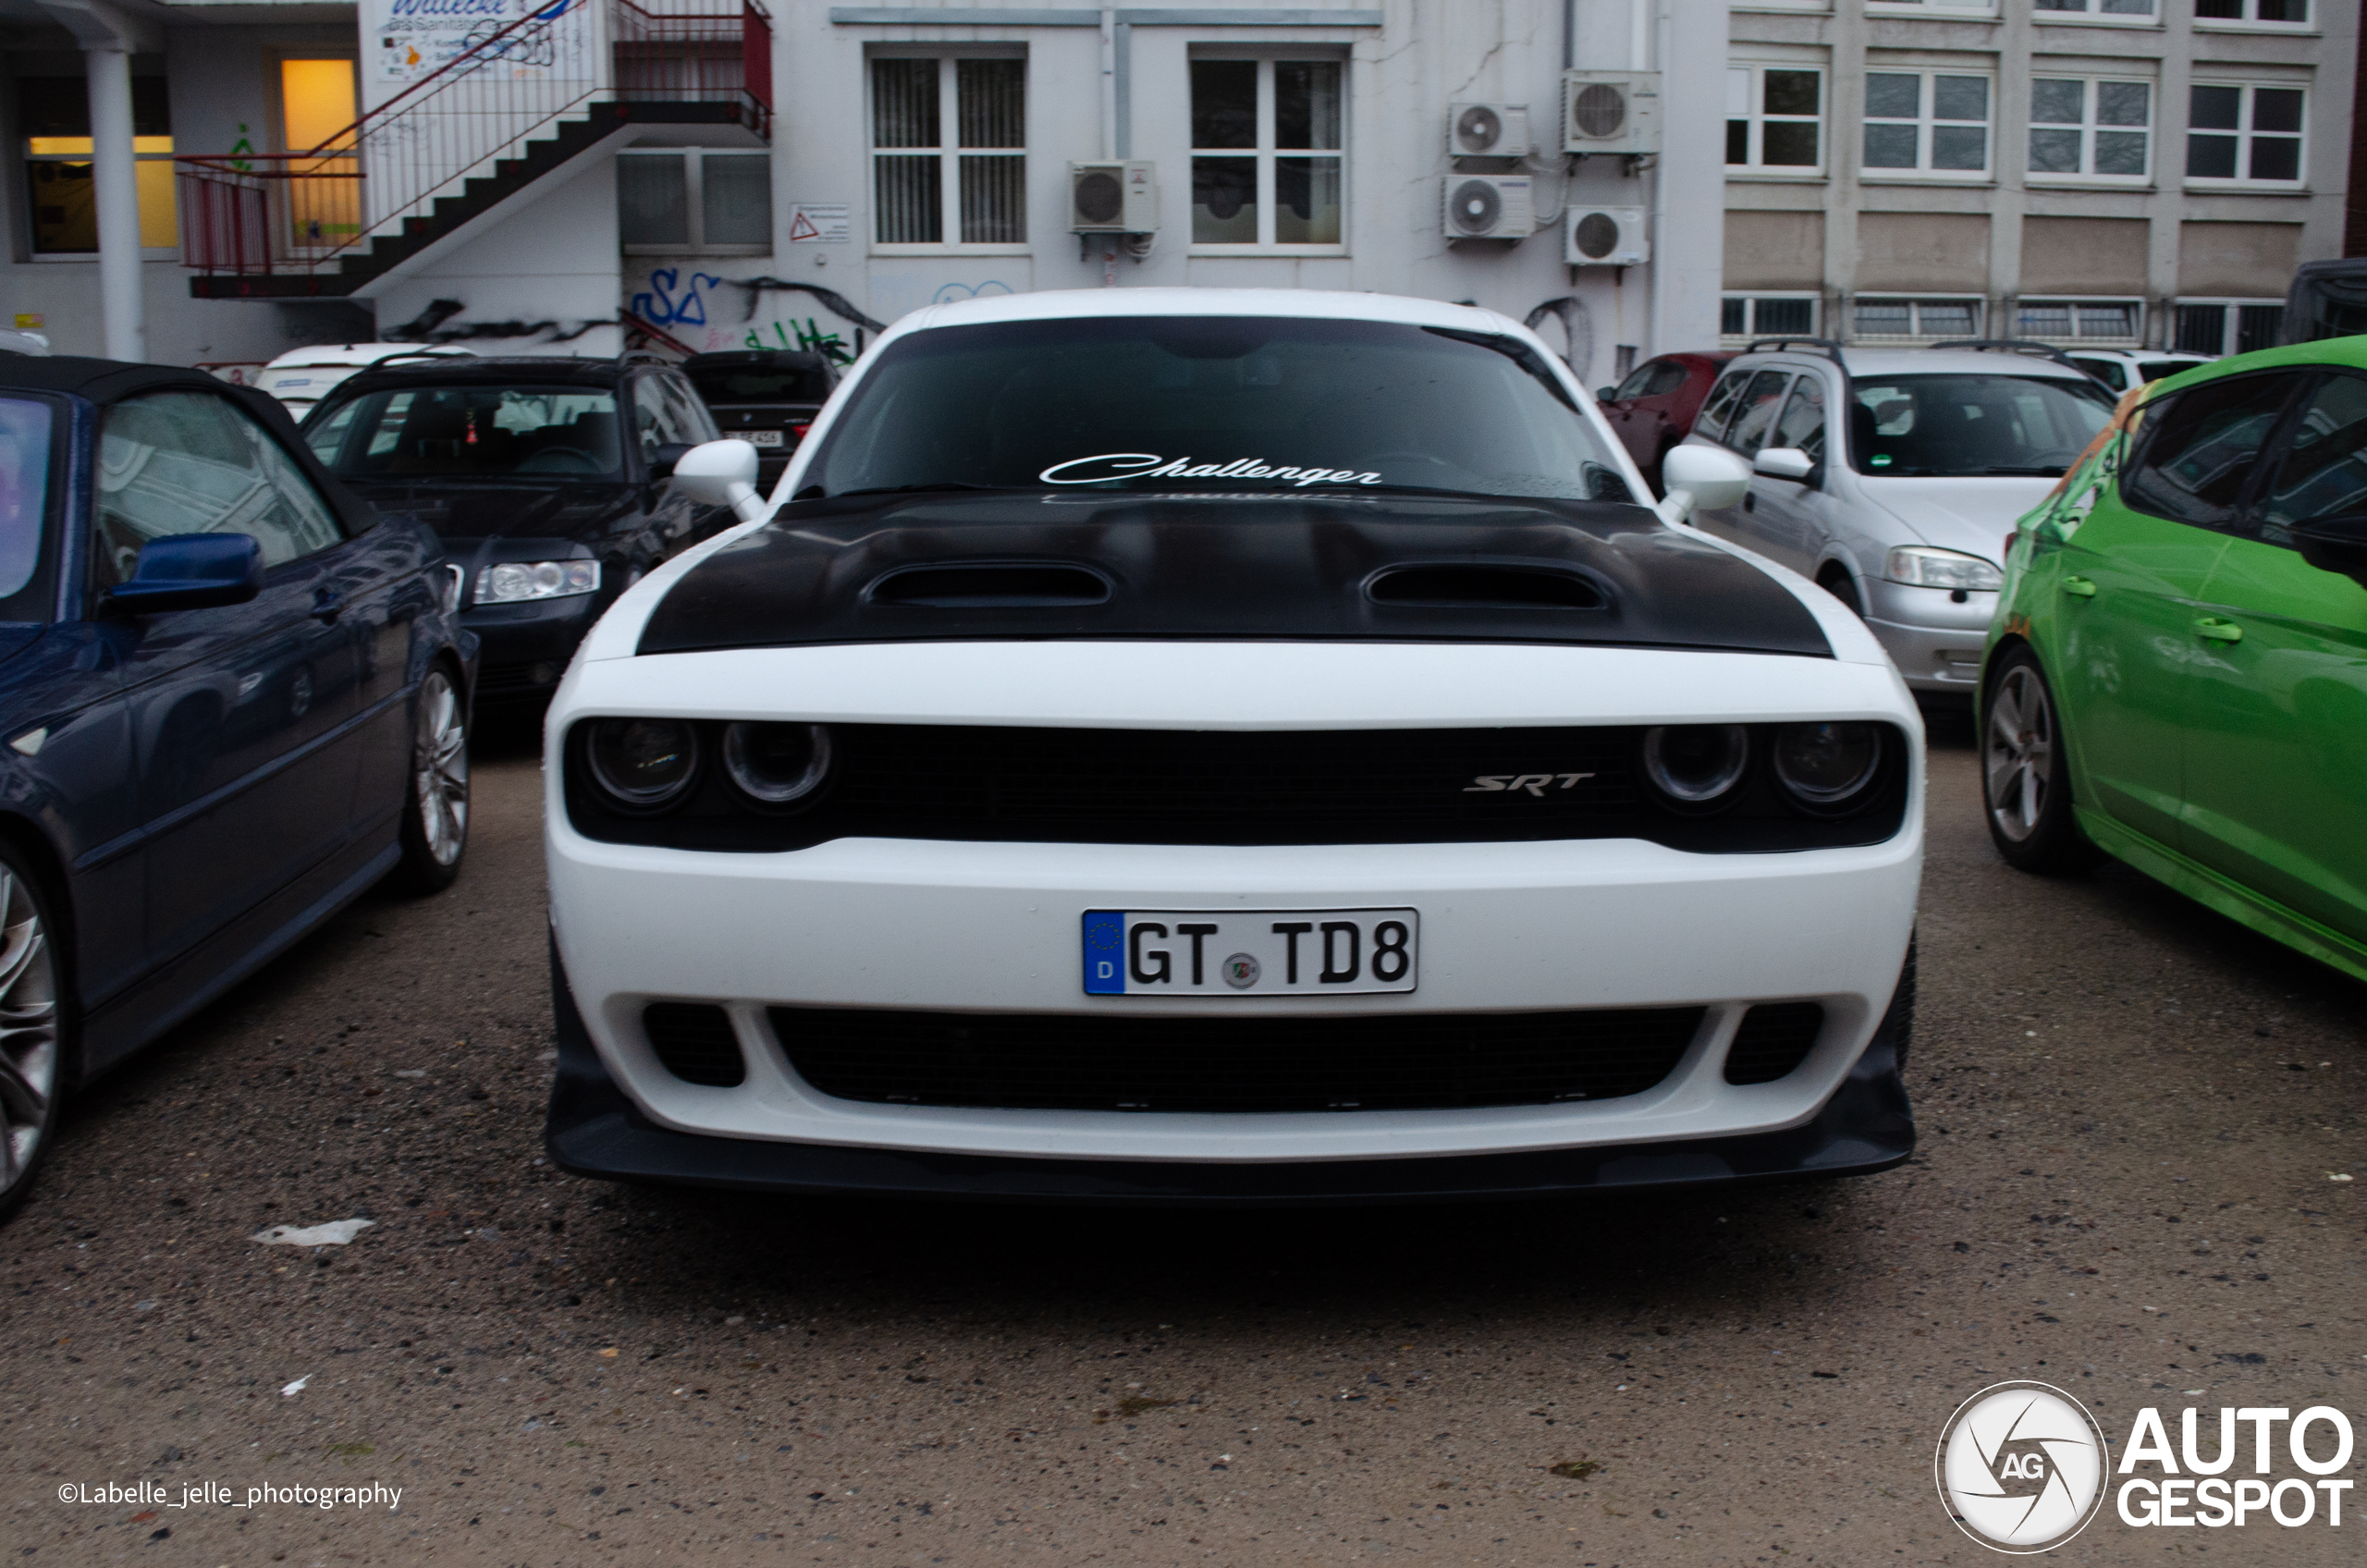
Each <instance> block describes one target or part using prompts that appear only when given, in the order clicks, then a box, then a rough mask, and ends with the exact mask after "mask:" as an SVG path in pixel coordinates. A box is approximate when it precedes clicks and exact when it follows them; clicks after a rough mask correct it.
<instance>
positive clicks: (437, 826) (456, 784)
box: [411, 669, 469, 866]
mask: <svg viewBox="0 0 2367 1568" xmlns="http://www.w3.org/2000/svg"><path fill="white" fill-rule="evenodd" d="M411 778H412V788H413V790H415V791H416V793H417V796H418V803H419V827H420V834H421V837H422V839H423V840H424V842H425V844H426V847H427V852H428V853H429V854H430V855H431V856H433V857H434V859H435V864H437V865H442V866H448V865H451V864H454V863H455V862H457V861H458V860H459V859H460V851H461V850H462V849H463V848H464V847H465V846H466V845H467V843H468V839H469V729H468V720H467V719H466V718H464V717H462V716H461V713H460V692H457V691H455V690H454V689H453V687H452V678H451V677H450V676H448V675H447V674H446V673H445V672H444V671H442V670H440V669H438V670H435V671H432V672H430V673H429V675H428V677H427V679H426V680H425V681H423V683H422V684H421V687H420V692H419V728H418V734H417V735H416V737H415V738H414V740H413V743H412V747H411Z"/></svg>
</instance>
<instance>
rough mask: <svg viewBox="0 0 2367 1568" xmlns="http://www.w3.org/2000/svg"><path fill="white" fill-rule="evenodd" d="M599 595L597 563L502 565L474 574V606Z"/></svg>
mask: <svg viewBox="0 0 2367 1568" xmlns="http://www.w3.org/2000/svg"><path fill="white" fill-rule="evenodd" d="M599 591H600V563H599V562H598V561H503V562H502V563H501V564H500V565H498V566H489V567H486V568H484V570H481V571H479V572H478V573H477V603H478V604H481V605H514V604H520V603H522V602H524V601H526V600H529V599H567V598H572V597H574V596H575V595H576V594H596V593H598V592H599Z"/></svg>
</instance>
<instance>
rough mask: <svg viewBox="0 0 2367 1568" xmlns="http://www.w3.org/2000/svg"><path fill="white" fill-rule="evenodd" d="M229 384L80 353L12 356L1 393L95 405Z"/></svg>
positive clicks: (1, 372)
mask: <svg viewBox="0 0 2367 1568" xmlns="http://www.w3.org/2000/svg"><path fill="white" fill-rule="evenodd" d="M166 386H181V387H190V388H194V389H197V390H201V391H213V392H218V391H221V390H223V389H224V388H225V387H227V386H228V383H227V382H225V381H223V380H221V379H220V378H219V377H217V376H213V375H209V374H206V373H205V372H204V371H202V370H189V369H185V368H183V367H182V366H179V365H142V364H131V363H128V362H127V361H122V360H93V359H85V358H83V357H82V356H81V355H79V354H51V355H46V356H43V355H31V354H28V355H25V356H23V357H21V358H19V357H17V356H14V355H12V356H9V357H8V358H6V359H0V390H6V389H11V388H13V389H16V390H19V391H26V392H65V393H70V394H72V395H73V396H75V397H78V398H90V399H91V400H92V402H94V403H106V402H112V401H114V400H115V399H116V398H126V397H129V396H130V395H131V394H133V393H135V392H148V391H153V390H155V389H156V388H159V387H166Z"/></svg>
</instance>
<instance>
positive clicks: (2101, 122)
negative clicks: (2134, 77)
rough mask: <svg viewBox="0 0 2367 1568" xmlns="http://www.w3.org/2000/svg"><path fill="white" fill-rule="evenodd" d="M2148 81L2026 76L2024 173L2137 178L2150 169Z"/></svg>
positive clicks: (2129, 180)
mask: <svg viewBox="0 0 2367 1568" xmlns="http://www.w3.org/2000/svg"><path fill="white" fill-rule="evenodd" d="M2152 126H2153V87H2152V83H2151V82H2144V81H2095V80H2085V79H2083V78H2079V77H2062V76H2042V77H2035V78H2032V79H2031V81H2030V173H2032V174H2034V175H2037V176H2039V177H2040V178H2047V177H2050V176H2056V177H2060V178H2065V179H2075V178H2076V179H2109V180H2115V181H2120V182H2126V183H2128V184H2132V185H2134V184H2141V183H2142V182H2143V181H2144V179H2145V177H2146V176H2147V175H2149V174H2151V173H2152V168H2153V163H2152V149H2153V132H2152Z"/></svg>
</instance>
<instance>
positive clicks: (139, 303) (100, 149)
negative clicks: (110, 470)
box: [82, 43, 148, 361]
mask: <svg viewBox="0 0 2367 1568" xmlns="http://www.w3.org/2000/svg"><path fill="white" fill-rule="evenodd" d="M82 59H83V65H84V68H85V70H86V71H87V72H88V73H89V79H90V92H91V181H92V195H93V197H94V199H95V201H96V203H97V206H98V218H99V307H100V312H101V320H102V322H103V323H104V326H105V333H106V357H107V358H108V359H111V360H134V361H140V360H145V359H147V357H148V323H147V316H146V312H145V308H144V302H143V300H142V299H141V278H140V186H139V173H138V170H139V165H138V164H137V163H136V162H134V160H133V158H132V122H131V53H130V51H129V49H128V48H125V47H122V46H121V45H119V44H114V43H86V44H84V45H83V53H82Z"/></svg>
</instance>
